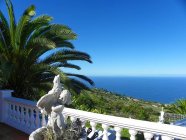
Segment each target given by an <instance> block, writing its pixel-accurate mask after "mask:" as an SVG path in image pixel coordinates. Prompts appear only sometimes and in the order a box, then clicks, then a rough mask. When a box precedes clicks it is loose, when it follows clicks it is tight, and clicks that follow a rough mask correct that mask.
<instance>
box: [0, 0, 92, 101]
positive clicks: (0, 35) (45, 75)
mask: <svg viewBox="0 0 186 140" xmlns="http://www.w3.org/2000/svg"><path fill="white" fill-rule="evenodd" d="M5 2H6V6H7V10H8V14H9V21H8V19H6V17H5V16H4V14H3V13H2V11H0V82H1V85H2V88H8V89H14V91H15V96H16V97H22V98H33V97H34V96H35V94H34V93H37V91H38V90H48V88H50V87H51V84H50V83H51V81H52V79H53V77H54V76H55V75H57V74H59V75H60V77H61V82H62V83H63V84H64V86H65V87H66V88H68V89H69V90H71V91H74V92H80V91H81V89H89V85H87V84H86V83H85V82H88V83H89V84H90V85H93V81H92V80H91V79H89V78H88V77H86V76H84V75H79V74H72V73H65V72H63V71H62V70H63V68H65V67H67V68H73V69H77V70H80V69H81V68H80V67H79V66H78V65H75V64H72V63H69V61H73V60H81V61H87V62H89V63H92V61H91V58H90V56H89V55H88V54H87V53H85V52H80V51H77V50H75V49H74V46H73V44H72V43H71V42H70V40H74V39H76V37H77V35H76V34H75V33H74V32H73V31H72V30H71V29H70V28H69V27H67V26H65V25H61V24H54V23H51V21H52V17H50V16H48V15H41V16H38V17H34V16H35V7H34V6H33V5H31V6H30V7H28V8H27V9H26V10H25V11H24V13H23V15H22V16H21V17H20V19H19V21H18V22H16V20H15V16H14V9H13V5H12V3H11V1H10V0H5ZM82 80H83V81H82ZM84 81H85V82H84Z"/></svg>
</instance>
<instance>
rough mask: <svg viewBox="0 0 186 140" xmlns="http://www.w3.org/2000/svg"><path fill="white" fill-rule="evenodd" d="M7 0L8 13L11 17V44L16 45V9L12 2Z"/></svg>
mask: <svg viewBox="0 0 186 140" xmlns="http://www.w3.org/2000/svg"><path fill="white" fill-rule="evenodd" d="M5 1H6V6H7V9H8V14H9V18H10V22H9V23H10V36H11V44H12V46H14V47H15V38H14V36H15V29H16V21H15V15H14V9H13V5H12V2H11V1H10V0H5Z"/></svg>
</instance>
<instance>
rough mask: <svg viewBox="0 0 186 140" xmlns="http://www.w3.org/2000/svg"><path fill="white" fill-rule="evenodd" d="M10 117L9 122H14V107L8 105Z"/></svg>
mask: <svg viewBox="0 0 186 140" xmlns="http://www.w3.org/2000/svg"><path fill="white" fill-rule="evenodd" d="M10 107H11V108H10V109H11V110H10V115H11V121H13V120H14V106H13V104H10Z"/></svg>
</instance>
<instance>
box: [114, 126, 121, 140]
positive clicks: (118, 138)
mask: <svg viewBox="0 0 186 140" xmlns="http://www.w3.org/2000/svg"><path fill="white" fill-rule="evenodd" d="M114 130H115V131H116V140H121V128H120V127H115V128H114Z"/></svg>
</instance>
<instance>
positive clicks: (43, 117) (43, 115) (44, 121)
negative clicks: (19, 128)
mask: <svg viewBox="0 0 186 140" xmlns="http://www.w3.org/2000/svg"><path fill="white" fill-rule="evenodd" d="M42 126H46V119H45V114H42Z"/></svg>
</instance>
